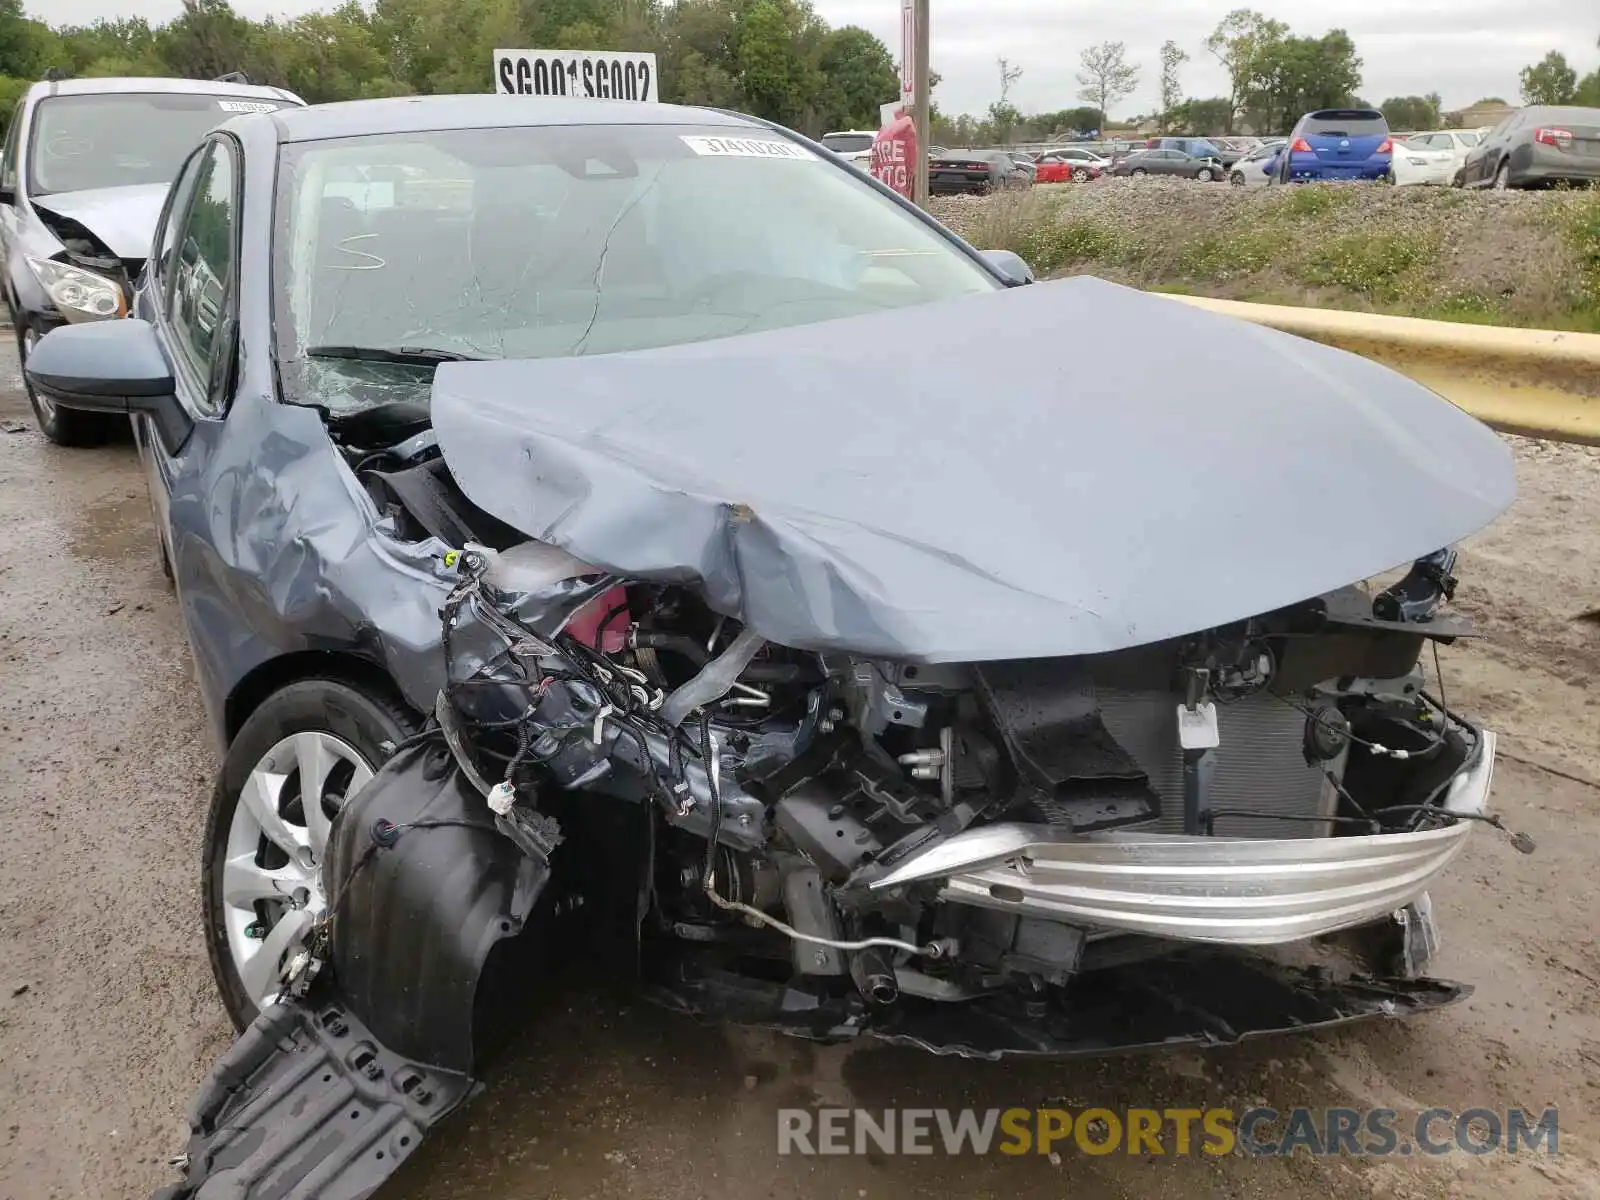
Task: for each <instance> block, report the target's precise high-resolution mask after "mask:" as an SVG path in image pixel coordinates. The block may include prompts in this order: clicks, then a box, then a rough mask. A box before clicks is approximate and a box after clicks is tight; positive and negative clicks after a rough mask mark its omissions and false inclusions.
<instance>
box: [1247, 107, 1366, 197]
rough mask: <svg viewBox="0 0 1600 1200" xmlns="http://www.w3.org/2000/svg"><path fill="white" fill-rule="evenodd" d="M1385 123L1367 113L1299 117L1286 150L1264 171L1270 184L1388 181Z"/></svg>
mask: <svg viewBox="0 0 1600 1200" xmlns="http://www.w3.org/2000/svg"><path fill="white" fill-rule="evenodd" d="M1393 159H1394V142H1393V141H1392V140H1391V139H1390V137H1389V122H1388V121H1386V120H1384V117H1383V114H1382V113H1381V112H1378V111H1377V110H1376V109H1371V108H1323V109H1318V110H1317V111H1316V112H1312V113H1307V114H1306V115H1305V116H1303V117H1301V118H1300V121H1299V123H1298V124H1296V125H1295V127H1294V132H1293V133H1291V134H1290V135H1289V141H1288V144H1287V147H1286V149H1284V150H1283V151H1280V152H1279V154H1278V156H1277V158H1276V159H1275V160H1274V161H1273V162H1272V163H1270V164H1269V165H1268V166H1267V169H1266V174H1267V178H1268V179H1269V180H1270V181H1272V182H1274V183H1314V182H1318V181H1321V180H1336V179H1354V180H1366V181H1368V182H1378V181H1381V180H1390V179H1392V177H1393V176H1392V172H1393Z"/></svg>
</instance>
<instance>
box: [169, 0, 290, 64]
mask: <svg viewBox="0 0 1600 1200" xmlns="http://www.w3.org/2000/svg"><path fill="white" fill-rule="evenodd" d="M265 40H266V39H263V38H262V37H261V35H260V31H259V27H258V26H256V25H255V24H254V23H252V22H251V21H248V20H246V19H245V18H244V17H241V16H240V15H239V14H238V13H236V12H234V11H233V8H232V6H231V5H230V4H229V3H228V0H183V12H182V13H181V14H180V15H179V16H178V17H177V18H175V19H174V20H172V21H171V22H169V23H168V24H167V25H166V26H165V27H164V28H163V29H162V31H161V35H160V37H159V38H158V39H157V41H156V49H157V52H158V53H159V55H160V58H161V60H162V62H163V63H164V64H165V66H166V69H167V70H168V71H169V72H170V73H171V74H173V75H184V76H190V77H193V78H196V79H215V78H216V77H217V76H218V75H225V74H227V73H228V72H229V71H244V72H245V73H246V74H248V75H249V76H250V77H251V78H252V79H266V78H271V77H272V76H275V75H277V74H278V72H277V70H276V69H275V68H276V66H277V64H276V63H275V62H271V61H267V60H266V58H265V56H264V55H263V54H262V53H261V51H262V50H263V49H264V46H263V42H264V41H265Z"/></svg>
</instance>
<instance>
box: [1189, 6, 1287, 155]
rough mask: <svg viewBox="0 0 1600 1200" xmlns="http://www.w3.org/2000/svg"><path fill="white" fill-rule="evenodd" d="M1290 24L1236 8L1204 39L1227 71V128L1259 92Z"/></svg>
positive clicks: (1228, 129)
mask: <svg viewBox="0 0 1600 1200" xmlns="http://www.w3.org/2000/svg"><path fill="white" fill-rule="evenodd" d="M1288 36H1289V27H1288V26H1287V25H1285V24H1284V23H1283V22H1282V21H1275V20H1272V19H1271V18H1269V17H1265V16H1263V15H1262V14H1261V13H1258V12H1256V11H1255V10H1254V9H1250V8H1236V9H1234V10H1233V11H1232V12H1230V13H1229V14H1228V15H1227V16H1225V17H1223V18H1222V20H1221V21H1219V22H1218V23H1217V27H1216V28H1215V29H1213V30H1212V31H1211V36H1210V37H1208V38H1206V43H1205V45H1206V49H1207V50H1208V51H1210V52H1211V54H1213V55H1214V56H1215V57H1216V59H1217V61H1218V62H1220V63H1221V64H1222V65H1223V67H1224V68H1225V69H1226V70H1227V72H1228V80H1229V83H1230V86H1231V94H1230V95H1229V102H1230V104H1231V105H1232V113H1231V115H1230V116H1229V118H1228V128H1227V129H1226V130H1225V131H1224V132H1229V133H1231V132H1232V131H1233V122H1234V121H1235V120H1236V119H1237V118H1238V117H1239V115H1240V114H1242V113H1243V112H1244V110H1245V108H1246V106H1247V105H1248V104H1250V102H1251V100H1252V98H1253V97H1255V96H1257V95H1259V94H1260V92H1261V91H1262V89H1263V87H1264V86H1265V85H1266V81H1267V79H1268V78H1269V76H1270V74H1271V71H1272V69H1273V62H1274V61H1275V57H1276V55H1277V54H1278V51H1279V49H1280V47H1281V46H1282V43H1283V41H1284V39H1285V38H1287V37H1288Z"/></svg>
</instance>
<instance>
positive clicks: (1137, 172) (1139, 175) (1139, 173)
mask: <svg viewBox="0 0 1600 1200" xmlns="http://www.w3.org/2000/svg"><path fill="white" fill-rule="evenodd" d="M1149 173H1150V172H1148V171H1146V170H1145V169H1144V168H1143V167H1135V168H1134V169H1133V170H1131V171H1129V172H1128V174H1129V175H1131V176H1133V178H1135V179H1143V178H1144V177H1145V176H1146V175H1148V174H1149Z"/></svg>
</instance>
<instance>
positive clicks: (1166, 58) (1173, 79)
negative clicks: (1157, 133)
mask: <svg viewBox="0 0 1600 1200" xmlns="http://www.w3.org/2000/svg"><path fill="white" fill-rule="evenodd" d="M1188 61H1189V55H1188V53H1187V52H1186V51H1185V50H1184V49H1183V48H1182V47H1181V46H1179V45H1178V43H1177V42H1174V41H1171V40H1168V41H1165V42H1162V43H1161V124H1162V126H1163V127H1165V126H1166V125H1168V124H1170V123H1171V121H1172V114H1173V113H1174V112H1175V111H1176V110H1177V107H1178V105H1180V104H1182V103H1183V86H1182V84H1181V83H1180V82H1179V80H1178V71H1179V70H1180V69H1181V68H1182V67H1183V64H1184V63H1186V62H1188Z"/></svg>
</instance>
